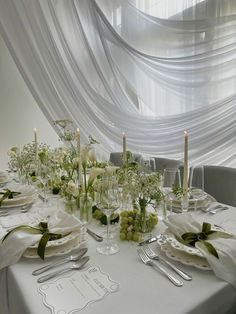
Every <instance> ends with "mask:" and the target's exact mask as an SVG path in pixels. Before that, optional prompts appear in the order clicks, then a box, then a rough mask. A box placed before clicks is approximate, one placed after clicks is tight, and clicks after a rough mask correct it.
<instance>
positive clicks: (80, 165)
mask: <svg viewBox="0 0 236 314" xmlns="http://www.w3.org/2000/svg"><path fill="white" fill-rule="evenodd" d="M76 141H77V155H78V158H79V165H78V180H79V182H80V183H82V164H81V151H80V129H79V128H78V129H77V131H76Z"/></svg>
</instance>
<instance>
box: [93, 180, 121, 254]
mask: <svg viewBox="0 0 236 314" xmlns="http://www.w3.org/2000/svg"><path fill="white" fill-rule="evenodd" d="M98 208H99V209H100V210H101V211H102V212H103V213H104V214H105V215H106V217H107V237H106V241H105V242H104V243H102V244H101V245H100V246H98V247H97V251H98V252H99V253H100V254H104V255H112V254H115V253H117V252H118V251H119V250H120V249H119V246H118V245H117V244H116V243H112V242H111V238H110V217H111V214H112V213H113V212H114V211H116V210H117V209H118V208H119V193H118V184H117V181H116V180H115V179H114V178H113V177H112V178H110V177H104V178H103V179H102V183H101V190H100V203H99V204H98Z"/></svg>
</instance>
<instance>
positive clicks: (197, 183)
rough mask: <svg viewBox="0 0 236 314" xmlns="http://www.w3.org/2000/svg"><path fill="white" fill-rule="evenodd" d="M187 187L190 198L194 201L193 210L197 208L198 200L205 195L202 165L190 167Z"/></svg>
mask: <svg viewBox="0 0 236 314" xmlns="http://www.w3.org/2000/svg"><path fill="white" fill-rule="evenodd" d="M189 182H190V183H189V187H190V195H191V199H192V200H193V201H194V211H195V212H196V210H197V205H198V201H201V200H203V199H204V197H205V193H204V166H202V165H197V166H193V167H191V169H190V176H189Z"/></svg>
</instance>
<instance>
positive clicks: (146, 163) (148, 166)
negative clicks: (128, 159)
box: [141, 157, 156, 174]
mask: <svg viewBox="0 0 236 314" xmlns="http://www.w3.org/2000/svg"><path fill="white" fill-rule="evenodd" d="M141 171H142V172H143V173H146V174H149V173H152V172H155V171H156V161H155V158H153V157H148V158H145V159H143V160H142V161H141Z"/></svg>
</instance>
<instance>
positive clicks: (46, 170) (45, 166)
mask: <svg viewBox="0 0 236 314" xmlns="http://www.w3.org/2000/svg"><path fill="white" fill-rule="evenodd" d="M52 176H53V169H52V167H51V165H50V163H49V161H48V159H47V158H45V159H44V160H43V161H41V160H39V161H38V164H37V170H36V177H37V179H38V181H39V182H40V183H41V184H42V186H43V196H41V199H42V201H43V203H42V207H46V206H47V207H48V206H51V205H52V204H51V203H49V200H48V197H47V193H46V186H47V183H48V181H49V180H50V179H51V178H52ZM39 207H40V205H39Z"/></svg>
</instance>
